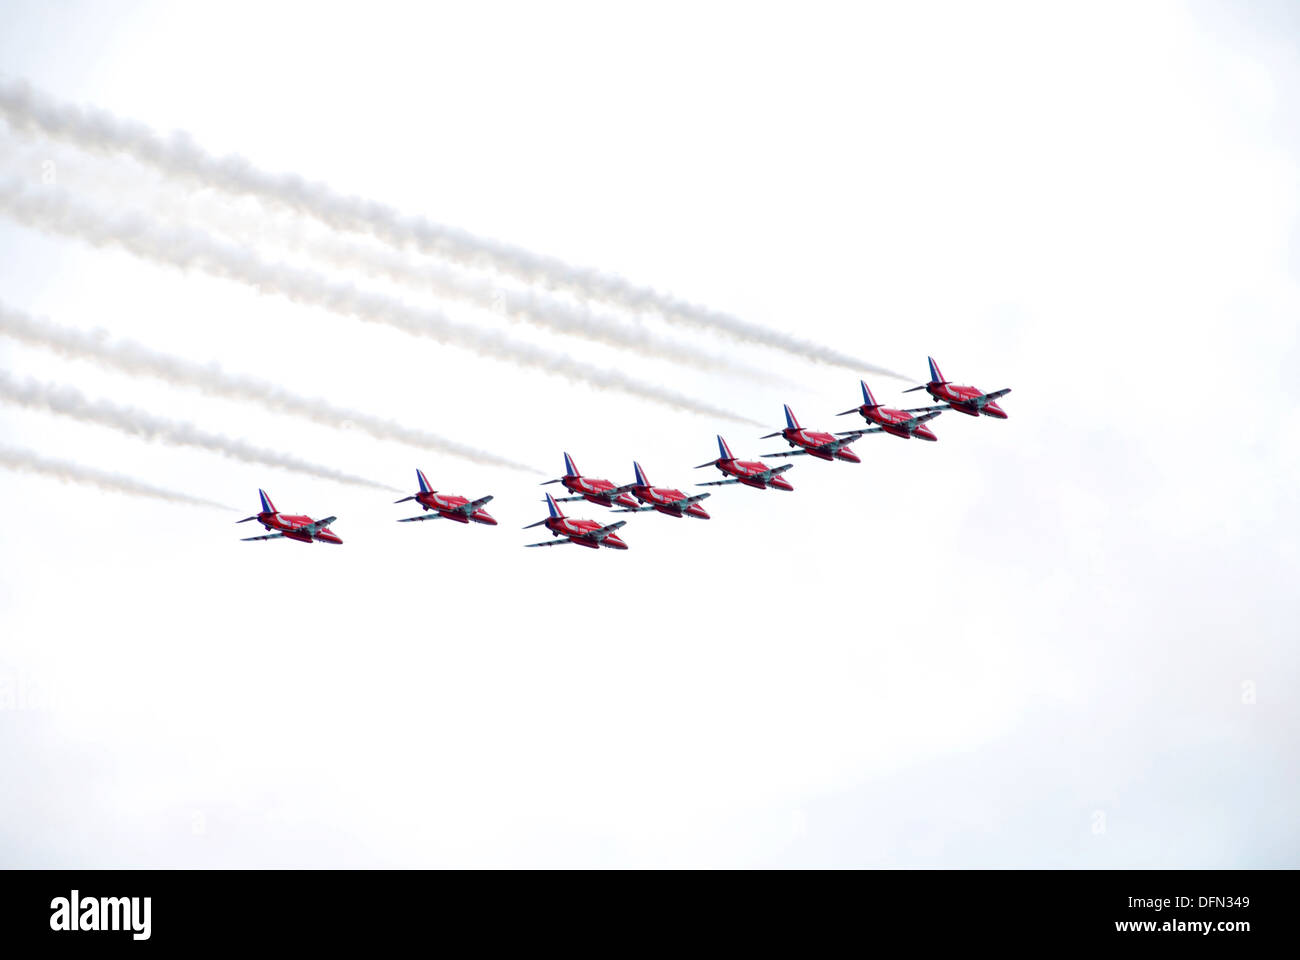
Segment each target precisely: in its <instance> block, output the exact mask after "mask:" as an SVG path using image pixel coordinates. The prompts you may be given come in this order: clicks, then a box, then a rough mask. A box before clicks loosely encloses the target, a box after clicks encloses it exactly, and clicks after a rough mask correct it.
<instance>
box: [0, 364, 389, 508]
mask: <svg viewBox="0 0 1300 960" xmlns="http://www.w3.org/2000/svg"><path fill="white" fill-rule="evenodd" d="M0 402H4V403H12V404H15V405H17V406H22V407H28V408H30V409H35V410H44V411H47V412H49V413H54V414H58V415H59V416H63V417H70V418H72V419H74V420H80V421H82V422H84V423H94V424H98V425H100V426H104V427H111V428H112V429H114V430H118V431H120V432H122V433H126V434H130V435H132V436H136V437H142V438H144V439H145V440H157V441H161V442H163V443H168V444H172V445H174V446H181V447H197V448H199V449H201V450H211V451H212V452H214V453H219V454H221V455H222V456H224V457H229V458H231V459H232V460H242V461H244V462H245V463H261V464H266V465H267V466H271V467H279V468H280V469H282V470H292V471H293V472H295V473H305V474H307V475H309V476H313V477H320V478H322V479H324V480H334V481H336V482H338V483H348V484H352V485H353V486H358V487H372V488H375V489H379V490H391V491H392V492H394V493H401V492H402V491H401V490H399V489H398V488H396V487H390V486H388V485H387V484H383V483H376V482H374V481H373V480H367V479H366V478H365V477H358V476H354V475H353V474H350V473H343V472H342V471H339V470H335V469H333V468H332V467H324V466H319V465H317V464H314V463H309V462H307V461H306V460H299V459H298V458H297V457H291V456H289V455H287V454H283V453H280V452H279V451H277V450H268V449H266V448H264V447H256V446H253V445H252V444H249V443H245V442H244V441H242V440H236V439H235V438H233V437H227V436H223V435H222V434H219V433H209V432H207V431H206V430H200V429H199V428H198V427H195V426H193V425H192V424H189V423H184V422H182V421H179V420H168V419H166V418H165V417H158V416H154V415H153V414H151V413H148V412H147V411H144V410H140V409H137V408H135V407H120V406H118V405H116V404H114V403H110V402H108V401H107V400H98V401H94V402H92V401H90V400H88V399H86V397H85V395H83V394H82V393H81V392H80V391H78V390H76V389H74V388H72V387H61V386H59V385H57V384H52V383H41V382H39V381H36V380H31V379H28V380H26V381H20V380H17V379H15V378H14V377H11V376H10V375H9V374H7V373H5V372H4V371H2V370H0Z"/></svg>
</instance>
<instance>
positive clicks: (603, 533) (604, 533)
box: [591, 520, 627, 540]
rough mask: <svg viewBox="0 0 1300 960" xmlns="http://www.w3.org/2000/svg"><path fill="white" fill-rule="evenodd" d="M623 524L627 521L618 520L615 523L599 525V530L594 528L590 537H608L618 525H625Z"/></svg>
mask: <svg viewBox="0 0 1300 960" xmlns="http://www.w3.org/2000/svg"><path fill="white" fill-rule="evenodd" d="M625 526H627V521H626V520H619V521H618V522H617V523H611V524H608V525H606V526H603V527H601V528H600V529H599V530H595V531H593V532H592V534H591V539H593V540H604V539H605V538H606V537H608V536H609V535H610V534H611V533H613V532H614V531H615V530H617V529H618V528H619V527H625Z"/></svg>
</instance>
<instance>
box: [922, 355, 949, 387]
mask: <svg viewBox="0 0 1300 960" xmlns="http://www.w3.org/2000/svg"><path fill="white" fill-rule="evenodd" d="M925 359H927V360H929V361H930V382H931V383H947V382H948V381H947V380H945V379H944V378H943V372H942V371H941V370H940V369H939V365H938V364H937V363H935V362H934V357H926V358H925Z"/></svg>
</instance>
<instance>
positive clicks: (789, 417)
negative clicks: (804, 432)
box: [785, 403, 800, 430]
mask: <svg viewBox="0 0 1300 960" xmlns="http://www.w3.org/2000/svg"><path fill="white" fill-rule="evenodd" d="M785 425H786V426H787V427H789V428H790V429H791V430H798V429H800V427H799V420H798V418H797V417H796V416H795V415H794V411H793V410H791V409H790V404H788V403H787V404H786V405H785Z"/></svg>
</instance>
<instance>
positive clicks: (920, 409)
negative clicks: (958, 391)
mask: <svg viewBox="0 0 1300 960" xmlns="http://www.w3.org/2000/svg"><path fill="white" fill-rule="evenodd" d="M947 409H948V404H946V403H941V404H939V405H938V406H937V407H908V408H907V409H906V410H904V411H903V412H904V413H928V412H929V411H931V410H938V411H939V412H940V413H942V412H943V411H944V410H947Z"/></svg>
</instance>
